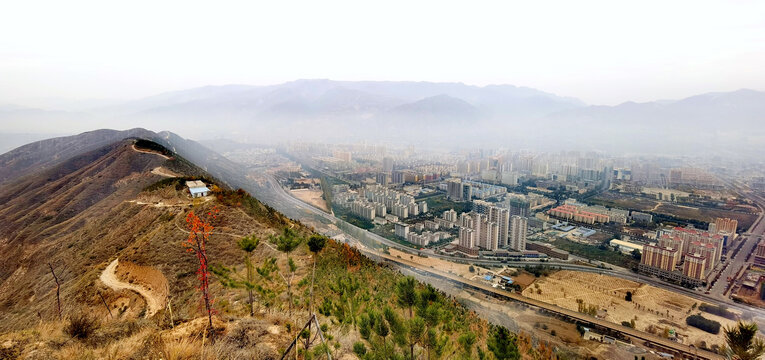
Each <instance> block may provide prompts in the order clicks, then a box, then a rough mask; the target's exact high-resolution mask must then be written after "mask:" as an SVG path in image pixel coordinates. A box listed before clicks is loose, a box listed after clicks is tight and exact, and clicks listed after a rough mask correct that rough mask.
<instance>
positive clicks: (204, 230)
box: [183, 208, 218, 331]
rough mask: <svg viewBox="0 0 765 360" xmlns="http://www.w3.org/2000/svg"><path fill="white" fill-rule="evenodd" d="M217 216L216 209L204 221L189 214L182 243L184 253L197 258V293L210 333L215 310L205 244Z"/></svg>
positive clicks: (208, 213)
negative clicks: (190, 253) (199, 294)
mask: <svg viewBox="0 0 765 360" xmlns="http://www.w3.org/2000/svg"><path fill="white" fill-rule="evenodd" d="M217 214H218V209H217V208H214V209H213V210H211V211H209V212H207V214H206V216H205V218H204V219H203V218H200V217H199V216H197V215H196V214H194V212H193V211H191V212H189V214H188V215H187V216H186V227H187V228H188V229H189V237H188V238H186V241H185V242H184V243H183V246H184V247H185V248H186V251H188V252H193V253H194V254H195V255H196V256H197V260H199V269H197V276H198V278H199V291H201V292H202V300H203V301H204V305H205V310H206V311H207V320H208V321H209V323H210V324H209V326H210V331H212V329H213V324H212V315H213V312H214V311H215V310H214V309H213V307H212V305H213V303H212V299H211V298H210V290H209V285H210V270H209V268H208V261H207V242H208V241H209V240H210V235H211V234H212V231H213V226H212V224H211V223H210V222H211V221H212V220H213V219H215V218H216V217H217Z"/></svg>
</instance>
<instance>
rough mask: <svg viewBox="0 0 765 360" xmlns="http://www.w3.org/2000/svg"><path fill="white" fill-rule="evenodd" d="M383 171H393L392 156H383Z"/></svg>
mask: <svg viewBox="0 0 765 360" xmlns="http://www.w3.org/2000/svg"><path fill="white" fill-rule="evenodd" d="M382 171H383V172H384V173H388V174H389V173H391V172H392V171H393V158H390V157H384V158H383V163H382Z"/></svg>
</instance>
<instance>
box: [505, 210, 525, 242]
mask: <svg viewBox="0 0 765 360" xmlns="http://www.w3.org/2000/svg"><path fill="white" fill-rule="evenodd" d="M527 227H528V219H527V218H525V217H521V216H518V215H513V216H511V217H510V236H509V238H508V242H509V245H510V248H512V249H514V250H517V251H524V250H526V229H527Z"/></svg>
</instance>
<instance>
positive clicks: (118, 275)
mask: <svg viewBox="0 0 765 360" xmlns="http://www.w3.org/2000/svg"><path fill="white" fill-rule="evenodd" d="M123 279H124V280H126V281H123ZM99 280H101V282H102V283H104V285H106V286H108V287H110V288H112V289H114V290H122V289H127V290H132V291H135V292H137V293H138V294H140V295H141V296H142V297H143V298H144V299H145V300H146V306H147V309H146V317H151V316H152V315H154V314H155V313H157V311H159V310H162V309H163V308H164V307H165V305H166V304H167V294H168V285H167V279H165V276H164V275H162V273H161V272H160V271H159V270H156V269H153V268H150V267H146V266H139V265H135V264H133V263H129V262H125V263H124V264H120V263H119V259H114V261H112V262H111V264H109V266H107V267H106V269H104V271H103V272H102V273H101V276H100V277H99Z"/></svg>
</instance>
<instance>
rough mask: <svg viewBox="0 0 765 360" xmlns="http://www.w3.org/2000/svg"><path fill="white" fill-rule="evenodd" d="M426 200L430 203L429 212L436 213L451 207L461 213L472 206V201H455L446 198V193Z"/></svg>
mask: <svg viewBox="0 0 765 360" xmlns="http://www.w3.org/2000/svg"><path fill="white" fill-rule="evenodd" d="M425 202H427V203H428V212H429V213H432V214H436V215H438V214H441V213H442V212H444V211H446V210H449V209H454V211H456V212H457V214H459V213H463V212H468V211H470V210H471V208H472V203H471V202H454V201H451V200H448V199H446V195H444V194H439V195H436V196H430V197H428V198H427V199H425Z"/></svg>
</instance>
